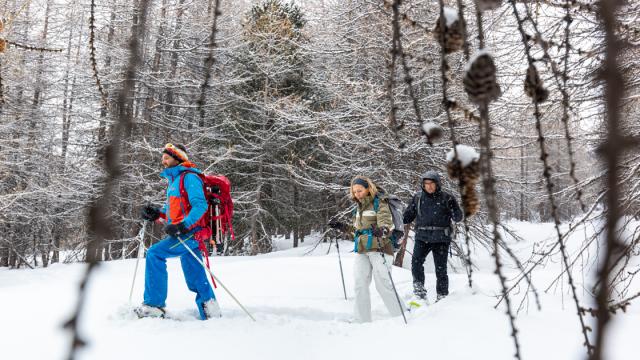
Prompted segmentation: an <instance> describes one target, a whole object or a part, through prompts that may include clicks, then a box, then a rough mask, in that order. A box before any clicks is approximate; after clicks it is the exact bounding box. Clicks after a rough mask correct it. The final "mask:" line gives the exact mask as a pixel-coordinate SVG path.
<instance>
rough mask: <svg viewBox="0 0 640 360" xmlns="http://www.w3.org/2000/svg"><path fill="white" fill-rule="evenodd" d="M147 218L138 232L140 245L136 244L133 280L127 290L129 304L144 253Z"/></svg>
mask: <svg viewBox="0 0 640 360" xmlns="http://www.w3.org/2000/svg"><path fill="white" fill-rule="evenodd" d="M147 223H149V220H145V221H144V222H143V223H142V230H140V233H139V234H138V235H139V236H140V245H139V246H138V257H137V258H136V267H135V269H134V270H133V280H132V281H131V291H129V304H131V298H132V297H133V286H134V285H135V283H136V275H137V274H138V263H140V257H141V255H142V254H143V253H144V232H145V230H146V228H147Z"/></svg>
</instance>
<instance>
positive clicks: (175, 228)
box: [164, 222, 189, 237]
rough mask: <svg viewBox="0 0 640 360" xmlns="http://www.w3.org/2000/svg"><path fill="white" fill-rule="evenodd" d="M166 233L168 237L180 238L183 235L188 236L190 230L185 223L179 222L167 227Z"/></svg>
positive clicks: (165, 228)
mask: <svg viewBox="0 0 640 360" xmlns="http://www.w3.org/2000/svg"><path fill="white" fill-rule="evenodd" d="M164 232H166V233H167V235H169V236H172V237H178V236H179V235H181V234H186V233H188V232H189V229H187V227H186V226H184V223H182V222H179V223H177V224H169V225H167V226H165V227H164Z"/></svg>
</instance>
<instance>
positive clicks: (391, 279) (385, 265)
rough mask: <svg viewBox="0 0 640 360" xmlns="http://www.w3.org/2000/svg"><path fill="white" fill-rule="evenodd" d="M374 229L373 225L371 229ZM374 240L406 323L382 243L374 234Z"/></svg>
mask: <svg viewBox="0 0 640 360" xmlns="http://www.w3.org/2000/svg"><path fill="white" fill-rule="evenodd" d="M374 226H375V225H374ZM374 229H375V227H374V228H373V229H372V230H374ZM376 240H377V241H378V251H379V252H380V256H382V264H384V267H385V268H386V269H387V274H389V280H390V281H391V286H392V287H393V292H394V293H395V294H396V300H398V307H400V313H402V319H404V323H405V324H407V325H408V323H407V317H406V316H405V315H404V307H403V306H402V301H400V296H399V295H398V290H396V284H395V283H394V282H393V278H392V277H391V268H389V267H387V258H385V257H384V252H383V251H382V243H381V242H380V238H379V237H377V236H376Z"/></svg>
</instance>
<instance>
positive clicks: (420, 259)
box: [411, 240, 451, 295]
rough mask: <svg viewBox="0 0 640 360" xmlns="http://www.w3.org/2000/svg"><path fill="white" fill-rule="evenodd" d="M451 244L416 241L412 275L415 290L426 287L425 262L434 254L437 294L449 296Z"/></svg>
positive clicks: (412, 259)
mask: <svg viewBox="0 0 640 360" xmlns="http://www.w3.org/2000/svg"><path fill="white" fill-rule="evenodd" d="M450 244H451V243H450V242H439V243H432V242H424V241H419V240H418V241H416V243H415V246H414V247H413V257H412V258H411V274H412V275H413V284H414V288H415V287H416V286H419V287H420V288H422V287H424V261H425V259H426V258H427V255H429V252H433V262H434V264H435V268H436V292H437V293H438V295H449V276H447V255H448V253H449V245H450Z"/></svg>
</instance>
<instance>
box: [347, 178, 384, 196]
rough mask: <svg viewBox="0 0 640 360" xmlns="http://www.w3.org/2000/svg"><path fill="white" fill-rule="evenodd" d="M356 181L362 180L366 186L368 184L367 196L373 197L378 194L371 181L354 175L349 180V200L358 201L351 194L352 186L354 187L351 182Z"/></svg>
mask: <svg viewBox="0 0 640 360" xmlns="http://www.w3.org/2000/svg"><path fill="white" fill-rule="evenodd" d="M356 179H360V180H364V181H366V182H367V184H369V187H368V188H367V190H369V196H371V197H374V196H376V195H377V194H378V187H377V186H376V184H374V183H373V181H371V179H369V178H368V177H366V176H362V175H356V176H355V177H354V178H353V179H351V186H349V194H350V195H351V200H353V201H358V199H357V198H356V194H354V193H353V185H355V184H354V183H353V182H354V181H356Z"/></svg>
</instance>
